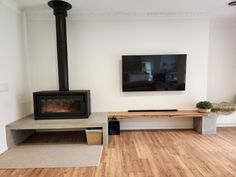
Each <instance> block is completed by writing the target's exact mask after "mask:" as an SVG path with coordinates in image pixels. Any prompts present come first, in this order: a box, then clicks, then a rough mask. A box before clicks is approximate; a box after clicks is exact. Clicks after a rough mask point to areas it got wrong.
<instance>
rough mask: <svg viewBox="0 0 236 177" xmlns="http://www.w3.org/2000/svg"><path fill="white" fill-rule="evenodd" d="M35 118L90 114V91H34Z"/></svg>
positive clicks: (62, 117)
mask: <svg viewBox="0 0 236 177" xmlns="http://www.w3.org/2000/svg"><path fill="white" fill-rule="evenodd" d="M33 96H34V117H35V119H37V120H38V119H68V118H70V119H73V118H75V119H78V118H88V116H89V115H90V113H91V111H90V91H89V90H84V91H81V90H80V91H64V92H63V91H60V92H59V91H41V92H34V94H33Z"/></svg>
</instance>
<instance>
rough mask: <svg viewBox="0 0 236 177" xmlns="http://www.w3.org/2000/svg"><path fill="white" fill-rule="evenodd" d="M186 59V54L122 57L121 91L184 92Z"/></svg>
mask: <svg viewBox="0 0 236 177" xmlns="http://www.w3.org/2000/svg"><path fill="white" fill-rule="evenodd" d="M186 58H187V55H186V54H176V55H124V56H122V84H123V85H122V87H123V91H124V92H129V91H183V90H185V75H186Z"/></svg>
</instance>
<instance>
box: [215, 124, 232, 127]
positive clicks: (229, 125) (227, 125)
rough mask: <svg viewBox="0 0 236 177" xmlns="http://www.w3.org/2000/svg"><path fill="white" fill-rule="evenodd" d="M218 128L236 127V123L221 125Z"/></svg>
mask: <svg viewBox="0 0 236 177" xmlns="http://www.w3.org/2000/svg"><path fill="white" fill-rule="evenodd" d="M216 127H236V123H220V124H217V125H216Z"/></svg>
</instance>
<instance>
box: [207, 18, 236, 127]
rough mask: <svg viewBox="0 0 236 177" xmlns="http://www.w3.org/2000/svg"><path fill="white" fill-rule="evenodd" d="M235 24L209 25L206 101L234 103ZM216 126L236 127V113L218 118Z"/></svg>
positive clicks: (235, 67) (218, 23) (235, 66)
mask: <svg viewBox="0 0 236 177" xmlns="http://www.w3.org/2000/svg"><path fill="white" fill-rule="evenodd" d="M235 44H236V24H235V22H214V23H211V25H210V40H209V66H208V94H207V97H208V100H210V101H212V102H217V103H219V102H231V103H236V100H235V96H236V81H235V76H236V45H235ZM217 124H218V126H232V125H235V126H236V113H234V114H231V115H227V116H220V117H219V118H218V121H217Z"/></svg>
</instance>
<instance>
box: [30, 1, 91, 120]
mask: <svg viewBox="0 0 236 177" xmlns="http://www.w3.org/2000/svg"><path fill="white" fill-rule="evenodd" d="M48 5H49V6H50V7H51V8H53V11H54V15H55V19H56V34H57V59H58V76H59V91H40V92H34V93H33V98H34V117H35V119H38V120H39V119H72V118H73V119H74V118H78V119H79V118H88V117H89V115H90V113H91V110H90V108H91V105H90V91H89V90H74V91H69V81H68V59H67V36H66V16H67V10H69V9H71V8H72V6H71V5H70V4H69V3H67V2H64V1H58V0H52V1H49V2H48Z"/></svg>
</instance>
